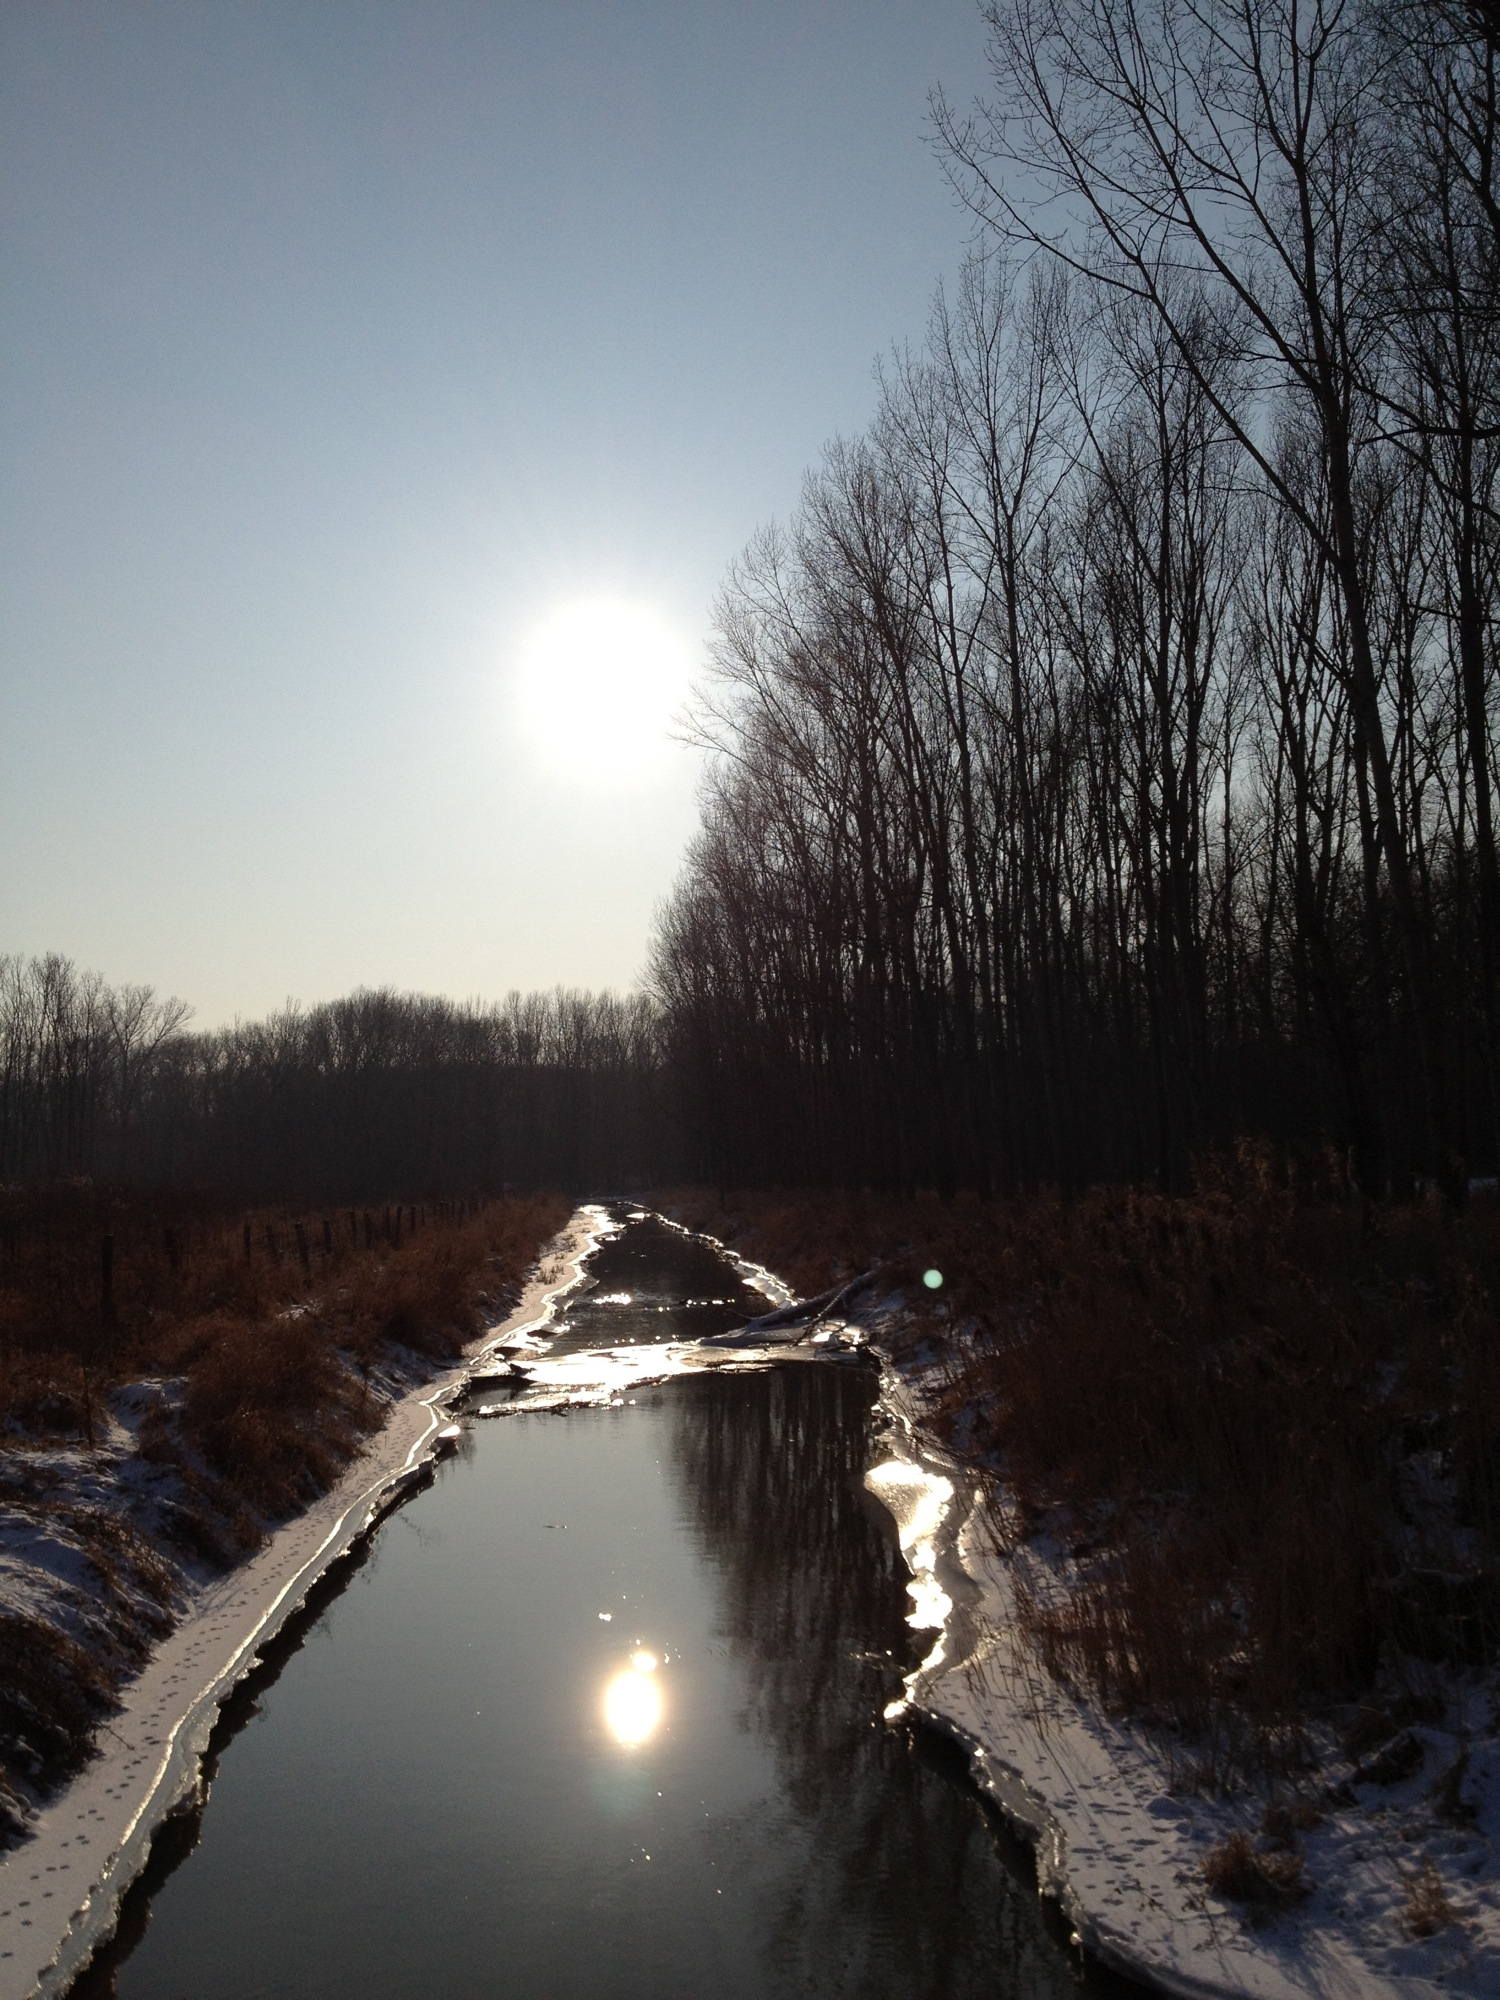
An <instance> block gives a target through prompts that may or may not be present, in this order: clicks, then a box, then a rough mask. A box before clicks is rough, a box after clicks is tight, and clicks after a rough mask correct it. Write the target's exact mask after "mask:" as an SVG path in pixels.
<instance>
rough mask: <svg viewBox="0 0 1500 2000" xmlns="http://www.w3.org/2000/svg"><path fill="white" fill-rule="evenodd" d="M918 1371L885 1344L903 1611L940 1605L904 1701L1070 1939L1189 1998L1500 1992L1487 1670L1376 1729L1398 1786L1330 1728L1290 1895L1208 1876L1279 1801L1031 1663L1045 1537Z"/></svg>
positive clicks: (1308, 1800) (1312, 1785) (1495, 1799)
mask: <svg viewBox="0 0 1500 2000" xmlns="http://www.w3.org/2000/svg"><path fill="white" fill-rule="evenodd" d="M880 1318H881V1315H879V1314H877V1315H876V1316H875V1320H874V1324H873V1325H872V1326H871V1327H870V1328H869V1330H870V1331H871V1332H872V1334H873V1336H874V1340H875V1344H876V1345H877V1347H880V1346H881V1345H883V1343H882V1341H881V1331H880V1324H879V1322H880ZM923 1374H924V1371H923V1367H922V1364H921V1360H920V1358H919V1359H917V1360H915V1361H908V1363H907V1364H906V1365H905V1366H904V1367H901V1368H897V1367H896V1366H894V1365H892V1364H891V1363H890V1361H889V1360H887V1362H886V1365H885V1367H884V1370H883V1376H884V1401H885V1404H886V1408H887V1410H888V1412H889V1415H890V1419H891V1431H890V1443H891V1447H892V1449H891V1456H890V1459H889V1460H888V1461H887V1462H886V1465H885V1466H884V1467H877V1468H876V1469H875V1471H874V1473H873V1474H872V1476H871V1485H872V1488H873V1490H874V1491H875V1492H876V1493H877V1494H879V1495H880V1497H881V1498H882V1499H884V1500H885V1501H886V1504H887V1505H888V1506H890V1508H891V1511H892V1512H893V1514H895V1516H896V1519H897V1523H898V1527H899V1529H900V1532H901V1535H902V1540H903V1546H904V1548H905V1549H906V1551H907V1555H908V1561H909V1563H910V1565H911V1567H912V1569H913V1573H914V1582H913V1599H914V1609H913V1623H914V1624H916V1625H918V1626H931V1625H932V1624H933V1623H934V1617H935V1615H941V1618H942V1624H941V1628H940V1629H939V1630H938V1633H937V1637H936V1639H935V1642H934V1645H933V1649H932V1652H931V1653H930V1654H929V1656H928V1658H927V1660H926V1661H925V1662H924V1663H923V1665H922V1667H921V1668H920V1669H919V1670H918V1672H916V1673H915V1674H913V1675H912V1677H911V1679H910V1682H909V1683H908V1689H907V1695H908V1700H909V1703H910V1705H911V1706H912V1708H914V1709H916V1710H918V1711H920V1712H921V1713H923V1714H925V1715H926V1716H928V1717H930V1718H931V1719H932V1720H933V1721H934V1722H936V1723H937V1724H939V1725H940V1726H941V1727H942V1728H944V1729H945V1730H947V1731H949V1732H950V1733H951V1734H952V1735H954V1736H955V1737H957V1738H958V1740H959V1741H960V1742H962V1743H963V1744H964V1745H965V1747H966V1748H967V1749H968V1750H969V1753H970V1756H971V1758H972V1764H973V1773H974V1777H975V1780H976V1782H977V1783H978V1784H979V1785H980V1786H981V1787H982V1788H983V1789H984V1790H986V1791H987V1792H989V1793H990V1794H991V1795H992V1796H993V1797H995V1799H996V1800H997V1801H998V1802H999V1803H1000V1804H1001V1805H1002V1806H1003V1807H1004V1808H1005V1810H1006V1811H1007V1812H1008V1813H1009V1814H1010V1815H1011V1816H1012V1817H1013V1818H1014V1819H1016V1820H1018V1821H1019V1822H1021V1823H1022V1824H1023V1825H1024V1826H1025V1827H1026V1828H1027V1829H1028V1831H1029V1832H1030V1833H1031V1834H1032V1836H1033V1837H1034V1838H1035V1840H1036V1843H1037V1859H1038V1872H1039V1877H1040V1880H1041V1883H1042V1886H1043V1888H1044V1889H1045V1890H1047V1891H1048V1892H1049V1893H1051V1894H1054V1895H1056V1896H1057V1897H1058V1898H1059V1899H1060V1901H1061V1902H1062V1904H1063V1906H1064V1907H1065V1908H1066V1909H1067V1911H1068V1912H1069V1914H1070V1916H1071V1918H1072V1921H1073V1924H1074V1926H1075V1929H1076V1930H1077V1932H1078V1933H1079V1935H1080V1936H1081V1938H1082V1939H1083V1941H1084V1943H1085V1944H1086V1945H1087V1946H1088V1947H1089V1948H1090V1949H1091V1950H1092V1951H1094V1952H1095V1953H1096V1954H1097V1955H1098V1956H1099V1957H1100V1958H1102V1959H1104V1960H1105V1961H1106V1962H1107V1963H1110V1964H1112V1965H1114V1966H1116V1967H1117V1968H1118V1969H1119V1970H1121V1971H1125V1972H1130V1973H1134V1974H1136V1975H1137V1976H1140V1977H1144V1978H1148V1979H1150V1980H1151V1981H1153V1982H1155V1983H1156V1984H1159V1985H1160V1986H1162V1987H1164V1988H1166V1990H1167V1991H1169V1992H1171V1993H1177V1994H1184V1995H1193V1996H1206V1995H1254V1996H1257V2000H1284V1996H1291V1995H1298V1996H1308V1995H1320V1996H1321V1995H1326V1996H1329V2000H1333V1997H1334V1996H1338V2000H1397V1997H1398V1996H1401V2000H1422V1997H1423V1996H1436V1995H1438V1994H1446V1995H1468V1994H1475V1995H1478V1994H1500V1865H1497V1852H1496V1849H1497V1842H1500V1745H1497V1742H1496V1738H1495V1712H1494V1696H1495V1691H1496V1690H1495V1684H1494V1680H1493V1677H1491V1678H1490V1680H1489V1682H1488V1684H1486V1685H1478V1684H1475V1685H1472V1686H1463V1685H1459V1684H1457V1683H1453V1684H1450V1686H1449V1688H1448V1689H1447V1694H1448V1697H1449V1699H1448V1703H1447V1710H1448V1712H1447V1716H1446V1724H1447V1726H1445V1727H1410V1728H1406V1729H1402V1730H1398V1731H1393V1732H1392V1733H1391V1744H1390V1746H1389V1747H1390V1749H1391V1752H1392V1754H1391V1755H1390V1756H1389V1757H1388V1758H1387V1759H1386V1767H1387V1769H1388V1770H1391V1771H1401V1770H1402V1767H1403V1766H1409V1768H1405V1769H1404V1772H1403V1774H1402V1775H1399V1776H1396V1777H1395V1778H1394V1780H1393V1782H1389V1783H1386V1784H1380V1783H1376V1782H1373V1781H1371V1780H1369V1779H1368V1778H1367V1779H1366V1780H1365V1781H1363V1782H1361V1781H1360V1773H1361V1772H1366V1773H1368V1772H1369V1771H1370V1770H1371V1768H1372V1767H1375V1768H1377V1769H1378V1768H1379V1766H1380V1763H1381V1757H1380V1748H1379V1747H1378V1746H1377V1747H1376V1748H1375V1750H1374V1752H1373V1754H1367V1755H1365V1756H1364V1757H1363V1758H1362V1759H1361V1760H1360V1761H1359V1762H1358V1763H1357V1764H1356V1763H1355V1762H1353V1761H1352V1760H1351V1759H1350V1758H1348V1757H1347V1756H1344V1755H1343V1754H1342V1753H1341V1751H1340V1749H1339V1746H1338V1745H1337V1743H1336V1742H1335V1741H1333V1739H1332V1737H1331V1735H1330V1736H1329V1737H1328V1739H1327V1740H1326V1741H1325V1742H1324V1743H1323V1744H1322V1746H1321V1747H1322V1750H1323V1761H1322V1763H1321V1766H1320V1768H1319V1769H1318V1770H1316V1771H1315V1772H1311V1773H1308V1774H1307V1776H1306V1778H1305V1779H1304V1781H1303V1782H1302V1783H1301V1784H1300V1785H1299V1787H1298V1790H1297V1793H1296V1794H1295V1799H1296V1801H1299V1802H1301V1803H1302V1804H1303V1805H1304V1806H1311V1808H1312V1812H1313V1813H1315V1814H1316V1815H1317V1818H1318V1823H1317V1824H1315V1825H1311V1826H1308V1827H1298V1828H1297V1829H1296V1830H1295V1833H1294V1835H1293V1838H1294V1839H1295V1842H1296V1844H1297V1846H1298V1847H1299V1848H1300V1851H1301V1853H1302V1857H1303V1872H1304V1878H1305V1881H1306V1884H1307V1888H1308V1894H1307V1896H1306V1897H1305V1899H1304V1900H1301V1901H1298V1902H1296V1903H1293V1904H1291V1905H1289V1906H1288V1907H1285V1908H1283V1909H1281V1910H1279V1911H1277V1912H1276V1913H1274V1914H1272V1913H1269V1912H1267V1911H1265V1910H1264V1909H1260V1910H1258V1911H1254V1912H1252V1911H1251V1910H1250V1909H1248V1908H1247V1906H1246V1905H1244V1904H1237V1903H1235V1902H1232V1901H1229V1900H1226V1899H1225V1898H1223V1897H1220V1896H1218V1895H1215V1894H1213V1893H1211V1892H1210V1890H1209V1889H1208V1887H1207V1886H1206V1884H1205V1881H1204V1877H1203V1872H1202V1864H1203V1861H1204V1857H1205V1856H1206V1855H1207V1854H1208V1853H1209V1851H1210V1850H1211V1849H1212V1848H1214V1847H1216V1846H1218V1845H1219V1844H1220V1843H1222V1842H1224V1841H1225V1840H1226V1839H1227V1838H1228V1837H1229V1836H1231V1835H1233V1834H1234V1833H1236V1832H1243V1833H1244V1834H1246V1835H1247V1836H1249V1838H1250V1839H1251V1840H1252V1841H1253V1842H1254V1843H1255V1844H1256V1845H1260V1844H1261V1843H1262V1841H1263V1840H1264V1833H1263V1826H1264V1815H1265V1811H1266V1807H1267V1805H1268V1804H1274V1803H1276V1802H1273V1801H1270V1800H1268V1799H1267V1798H1265V1797H1259V1796H1253V1795H1251V1794H1249V1793H1241V1794H1239V1795H1237V1796H1232V1797H1230V1798H1223V1797H1218V1796H1205V1795H1204V1794H1203V1793H1202V1792H1201V1791H1200V1790H1198V1789H1196V1788H1195V1786H1194V1784H1193V1783H1192V1778H1191V1761H1192V1759H1191V1751H1190V1748H1189V1747H1188V1746H1184V1745H1182V1744H1180V1743H1176V1744H1174V1743H1171V1742H1164V1741H1163V1740H1161V1738H1160V1737H1156V1736H1153V1735H1151V1734H1148V1733H1147V1732H1145V1731H1143V1730H1140V1729H1138V1728H1133V1727H1132V1726H1131V1725H1130V1724H1129V1722H1128V1721H1124V1720H1114V1719H1111V1718H1108V1717H1106V1716H1103V1715H1101V1714H1100V1713H1099V1712H1098V1711H1097V1710H1096V1709H1094V1708H1092V1707H1091V1706H1089V1705H1088V1704H1087V1703H1085V1702H1082V1701H1079V1700H1076V1699H1074V1698H1073V1697H1072V1696H1070V1695H1069V1694H1068V1693H1066V1692H1065V1691H1064V1690H1063V1689H1062V1688H1061V1687H1059V1686H1058V1685H1057V1683H1056V1682H1055V1681H1053V1680H1052V1679H1051V1678H1050V1677H1048V1676H1047V1675H1046V1674H1045V1673H1044V1672H1043V1671H1042V1670H1041V1668H1040V1667H1039V1666H1038V1665H1037V1663H1036V1661H1035V1660H1034V1659H1033V1658H1032V1657H1031V1656H1030V1655H1029V1653H1028V1650H1027V1649H1026V1648H1025V1647H1024V1646H1023V1644H1022V1643H1021V1641H1020V1639H1019V1637H1018V1632H1017V1621H1016V1618H1015V1612H1014V1598H1015V1588H1016V1583H1017V1579H1018V1577H1020V1576H1023V1575H1027V1574H1028V1572H1029V1581H1030V1582H1031V1584H1032V1587H1033V1589H1035V1588H1036V1586H1037V1584H1038V1583H1039V1582H1040V1583H1042V1584H1043V1585H1044V1586H1045V1582H1046V1572H1047V1571H1048V1570H1049V1569H1052V1570H1053V1571H1054V1573H1055V1571H1056V1569H1057V1567H1058V1565H1059V1563H1060V1560H1061V1552H1060V1551H1057V1550H1055V1549H1053V1548H1049V1547H1048V1546H1047V1544H1046V1543H1045V1542H1044V1541H1043V1542H1037V1541H1035V1540H1028V1539H1026V1538H1025V1537H1024V1536H1023V1534H1022V1532H1021V1530H1020V1527H1019V1524H1018V1523H1016V1522H1015V1521H1014V1520H1013V1519H1010V1520H1008V1519H1007V1518H1006V1516H1005V1513H1004V1510H1003V1504H1002V1506H1001V1507H1000V1508H999V1509H997V1508H996V1506H995V1504H994V1501H993V1496H991V1500H990V1504H989V1505H986V1504H985V1496H984V1494H983V1493H982V1491H981V1489H980V1488H979V1487H978V1486H977V1485H976V1483H975V1481H974V1477H973V1474H972V1473H969V1474H968V1475H967V1476H966V1475H965V1472H964V1469H963V1467H962V1466H961V1465H960V1464H956V1463H955V1462H954V1461H953V1460H952V1459H951V1458H949V1457H947V1456H946V1455H945V1454H943V1453H942V1452H941V1451H940V1450H938V1449H937V1448H936V1447H934V1446H933V1445H932V1443H931V1442H930V1440H929V1439H928V1438H926V1437H925V1436H924V1433H923V1429H922V1422H921V1419H922V1410H923V1403H924V1397H923ZM934 1606H935V1607H936V1613H935V1611H934ZM1455 1774H1456V1776H1457V1779H1458V1780H1459V1781H1460V1782H1459V1783H1457V1784H1456V1783H1455V1782H1454V1780H1455ZM1290 1797H1291V1795H1286V1798H1290ZM1284 1802H1285V1798H1284V1800H1283V1803H1284ZM1308 1816H1311V1815H1308ZM1424 1865H1426V1866H1428V1867H1430V1870H1431V1876H1430V1877H1429V1878H1428V1879H1429V1880H1430V1879H1434V1878H1435V1879H1436V1880H1437V1881H1438V1882H1440V1884H1441V1889H1442V1892H1443V1893H1444V1894H1445V1896H1446V1898H1447V1901H1448V1903H1449V1904H1450V1906H1451V1909H1452V1913H1453V1919H1454V1920H1453V1921H1452V1922H1451V1923H1445V1924H1444V1925H1443V1926H1442V1927H1441V1928H1440V1929H1438V1930H1436V1931H1435V1932H1434V1933H1433V1935H1431V1936H1430V1937H1426V1938H1419V1937H1414V1936H1412V1935H1411V1934H1410V1930H1409V1928H1408V1923H1407V1911H1408V1907H1409V1903H1410V1899H1411V1896H1412V1891H1413V1887H1414V1885H1418V1884H1419V1883H1420V1882H1421V1880H1422V1878H1423V1870H1424Z"/></svg>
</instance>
